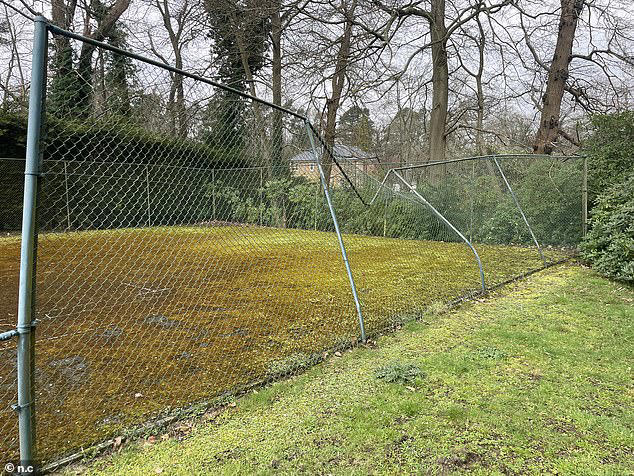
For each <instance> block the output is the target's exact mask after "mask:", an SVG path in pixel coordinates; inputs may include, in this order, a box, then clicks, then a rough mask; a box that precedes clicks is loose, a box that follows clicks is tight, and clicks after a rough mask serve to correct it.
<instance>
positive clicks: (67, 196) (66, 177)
mask: <svg viewBox="0 0 634 476" xmlns="http://www.w3.org/2000/svg"><path fill="white" fill-rule="evenodd" d="M67 165H68V164H67V163H66V161H64V186H65V187H66V226H67V227H68V230H69V231H70V201H69V194H68V171H67V170H66V167H67Z"/></svg>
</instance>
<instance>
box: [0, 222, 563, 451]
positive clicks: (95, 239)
mask: <svg viewBox="0 0 634 476" xmlns="http://www.w3.org/2000/svg"><path fill="white" fill-rule="evenodd" d="M344 239H345V243H346V246H347V249H348V252H349V257H350V264H351V266H352V271H353V274H354V277H355V280H356V283H357V287H358V289H359V296H360V299H361V305H362V309H363V312H364V314H365V318H366V325H367V328H368V331H369V333H377V332H380V331H381V330H384V329H386V328H388V327H389V326H391V325H393V324H394V322H396V321H399V320H404V319H407V318H411V317H413V316H415V315H417V314H419V313H420V312H421V311H422V310H424V309H425V308H426V307H427V306H429V305H431V304H434V303H438V302H446V301H449V300H451V299H454V298H458V297H460V296H464V295H466V294H469V293H470V292H474V291H478V289H479V285H480V284H479V283H480V280H479V274H478V269H477V266H476V263H475V260H474V257H473V254H472V253H471V251H470V250H469V249H468V248H467V247H466V246H465V245H464V244H462V243H445V242H426V241H416V240H401V239H390V238H376V237H367V236H358V235H349V236H344ZM19 247H20V242H19V238H16V237H6V238H1V239H0V293H1V299H0V325H1V326H2V329H3V330H6V329H9V328H12V327H13V326H14V325H15V321H16V309H17V289H18V269H19ZM477 248H478V251H479V252H480V255H481V258H482V262H483V265H484V271H485V274H486V278H487V284H488V285H494V284H497V283H501V282H503V281H505V280H508V279H511V278H513V277H515V276H518V275H521V274H522V273H525V272H527V271H530V270H534V269H537V268H539V267H541V266H542V262H541V260H540V258H539V255H538V253H537V251H536V249H535V248H524V247H514V246H497V245H495V246H494V245H479V246H477ZM562 257H563V253H562V252H559V251H549V252H547V259H548V260H550V261H555V260H558V259H561V258H562ZM37 283H38V285H37V301H38V308H37V319H38V327H37V342H36V369H37V370H36V385H37V390H36V392H37V441H38V452H39V455H40V456H41V457H42V458H44V459H51V458H56V457H58V456H60V455H63V454H64V453H67V452H68V451H71V450H76V449H77V448H79V447H81V446H84V447H85V446H87V445H89V444H90V443H93V442H96V441H98V440H100V439H102V438H104V437H106V436H108V435H112V434H114V433H116V432H118V431H120V430H121V429H122V428H126V427H129V426H130V425H132V424H134V423H139V422H142V421H144V420H146V419H147V418H149V417H150V416H152V415H156V414H157V413H159V412H168V411H170V409H173V408H178V407H184V406H187V405H189V404H192V403H195V402H200V401H204V400H208V399H212V398H214V397H218V396H221V395H223V394H225V393H227V392H231V391H235V390H237V389H240V388H244V387H245V386H247V385H249V384H251V383H254V382H260V381H265V380H267V379H270V378H274V377H278V376H280V375H282V374H285V373H291V372H295V371H298V370H299V369H301V368H302V367H303V366H305V365H307V363H309V362H310V361H311V359H313V358H314V356H318V355H320V354H321V352H322V351H323V350H325V349H332V348H334V347H336V346H340V345H349V344H350V343H351V342H352V341H355V340H356V339H357V337H358V333H359V331H358V321H357V316H356V314H355V308H354V302H353V300H352V295H351V292H350V286H349V283H348V277H347V276H346V273H345V270H344V265H343V261H342V258H341V253H340V250H339V248H338V244H337V240H336V236H335V235H334V234H333V233H325V232H311V231H299V230H288V229H272V228H262V227H253V226H206V227H169V228H168V227H165V228H144V229H121V230H108V231H86V232H74V233H64V234H55V233H49V234H46V233H45V234H42V235H40V238H39V250H38V269H37ZM0 345H1V347H0V354H2V359H0V398H2V399H3V401H2V402H1V407H0V410H2V411H1V412H0V429H2V431H3V434H2V438H1V439H0V441H1V442H2V443H1V444H0V454H3V455H5V454H8V455H14V454H15V451H16V443H17V429H16V428H15V426H16V425H15V420H16V417H15V414H13V413H12V412H10V411H9V410H8V407H9V405H10V404H11V403H14V400H11V401H8V400H6V399H14V395H13V393H14V392H15V366H14V364H13V362H14V356H15V343H14V342H5V343H2V344H0ZM5 409H6V410H5ZM7 430H9V432H10V434H5V433H6V432H7Z"/></svg>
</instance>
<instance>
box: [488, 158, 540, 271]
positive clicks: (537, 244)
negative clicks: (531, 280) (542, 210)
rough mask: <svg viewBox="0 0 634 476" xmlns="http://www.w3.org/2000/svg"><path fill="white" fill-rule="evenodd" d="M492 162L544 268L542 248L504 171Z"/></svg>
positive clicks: (497, 163)
mask: <svg viewBox="0 0 634 476" xmlns="http://www.w3.org/2000/svg"><path fill="white" fill-rule="evenodd" d="M493 162H495V166H496V167H497V169H498V171H499V172H500V175H501V176H502V179H503V180H504V184H505V185H506V188H507V189H508V191H509V192H510V193H511V197H512V198H513V201H514V202H515V206H516V207H517V209H518V210H519V211H520V215H521V216H522V219H523V220H524V223H525V224H526V227H527V228H528V231H529V232H530V234H531V237H532V238H533V242H534V243H535V246H537V251H538V252H539V257H540V258H541V259H542V263H544V267H546V266H548V263H547V261H546V257H545V256H544V253H543V252H542V247H541V246H539V242H538V241H537V238H536V237H535V233H533V229H532V228H531V226H530V225H529V224H528V220H527V219H526V215H524V210H522V207H521V206H520V202H519V200H518V199H517V196H516V195H515V192H514V191H513V189H512V188H511V184H510V183H509V181H508V180H506V175H504V171H503V170H502V167H500V163H499V162H498V159H496V158H495V157H493Z"/></svg>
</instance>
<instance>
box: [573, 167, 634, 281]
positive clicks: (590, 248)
mask: <svg viewBox="0 0 634 476" xmlns="http://www.w3.org/2000/svg"><path fill="white" fill-rule="evenodd" d="M633 191H634V174H631V175H630V176H629V178H628V179H627V180H624V181H623V182H621V183H618V184H616V185H613V186H612V187H611V188H610V189H608V191H607V192H606V193H605V194H603V195H601V196H599V198H598V200H597V206H596V207H595V209H594V210H593V211H592V218H591V221H590V226H591V229H590V232H589V233H588V235H587V236H586V238H585V239H584V241H583V243H582V245H581V253H582V256H583V257H584V258H585V259H586V260H588V261H589V262H590V263H591V264H592V266H593V267H594V268H595V269H596V270H597V271H598V272H599V273H601V274H603V275H604V276H607V277H609V278H613V279H617V280H622V281H630V282H632V281H634V193H633Z"/></svg>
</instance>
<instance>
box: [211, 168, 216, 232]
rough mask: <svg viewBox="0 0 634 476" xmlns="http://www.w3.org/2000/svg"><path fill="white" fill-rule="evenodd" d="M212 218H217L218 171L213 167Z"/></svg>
mask: <svg viewBox="0 0 634 476" xmlns="http://www.w3.org/2000/svg"><path fill="white" fill-rule="evenodd" d="M211 219H212V221H215V220H216V173H215V169H211Z"/></svg>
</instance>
